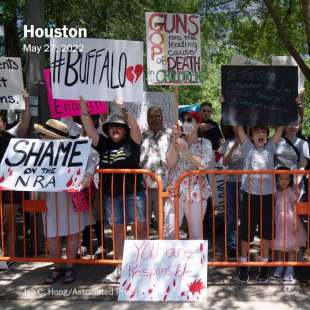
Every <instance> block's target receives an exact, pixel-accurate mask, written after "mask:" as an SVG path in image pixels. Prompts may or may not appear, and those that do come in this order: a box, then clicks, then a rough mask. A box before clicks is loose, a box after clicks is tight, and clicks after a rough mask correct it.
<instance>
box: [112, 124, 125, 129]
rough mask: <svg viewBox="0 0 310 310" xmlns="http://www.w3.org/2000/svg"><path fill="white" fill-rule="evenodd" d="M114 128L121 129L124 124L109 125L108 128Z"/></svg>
mask: <svg viewBox="0 0 310 310" xmlns="http://www.w3.org/2000/svg"><path fill="white" fill-rule="evenodd" d="M114 128H116V129H123V128H124V126H122V125H109V129H114Z"/></svg>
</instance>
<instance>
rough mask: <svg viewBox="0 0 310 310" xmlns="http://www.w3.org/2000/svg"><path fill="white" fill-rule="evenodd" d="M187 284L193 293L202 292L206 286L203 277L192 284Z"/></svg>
mask: <svg viewBox="0 0 310 310" xmlns="http://www.w3.org/2000/svg"><path fill="white" fill-rule="evenodd" d="M187 286H188V288H189V291H190V292H191V293H192V294H193V295H195V293H198V294H200V293H201V292H200V291H201V290H202V289H204V288H205V286H204V285H203V282H202V281H201V279H198V280H195V281H194V282H192V283H191V284H189V285H187Z"/></svg>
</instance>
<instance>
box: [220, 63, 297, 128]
mask: <svg viewBox="0 0 310 310" xmlns="http://www.w3.org/2000/svg"><path fill="white" fill-rule="evenodd" d="M297 86H298V78H297V67H294V66H222V95H223V97H224V103H223V104H222V119H223V124H224V125H240V126H250V127H253V126H281V125H283V126H285V125H289V124H291V123H293V122H296V121H297V104H296V97H297Z"/></svg>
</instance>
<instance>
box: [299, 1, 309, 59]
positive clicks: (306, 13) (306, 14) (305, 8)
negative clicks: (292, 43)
mask: <svg viewBox="0 0 310 310" xmlns="http://www.w3.org/2000/svg"><path fill="white" fill-rule="evenodd" d="M301 7H302V12H303V15H304V22H305V31H306V35H307V43H308V54H309V55H310V0H301Z"/></svg>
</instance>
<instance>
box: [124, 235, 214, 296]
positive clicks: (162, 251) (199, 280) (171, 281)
mask: <svg viewBox="0 0 310 310" xmlns="http://www.w3.org/2000/svg"><path fill="white" fill-rule="evenodd" d="M207 264H208V242H207V241H206V240H126V241H125V247H124V256H123V264H122V274H121V279H120V285H119V295H118V300H119V301H205V300H206V299H207V267H208V266H207Z"/></svg>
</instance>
